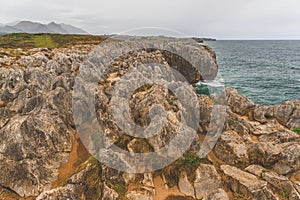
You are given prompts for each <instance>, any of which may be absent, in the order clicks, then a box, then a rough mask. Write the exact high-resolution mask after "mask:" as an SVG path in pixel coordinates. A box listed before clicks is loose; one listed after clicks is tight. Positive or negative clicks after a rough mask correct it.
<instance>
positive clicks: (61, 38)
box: [0, 33, 107, 49]
mask: <svg viewBox="0 0 300 200" xmlns="http://www.w3.org/2000/svg"><path fill="white" fill-rule="evenodd" d="M105 39H107V37H106V36H94V35H71V34H70V35H63V34H48V33H41V34H28V33H11V34H5V35H0V48H22V49H30V48H57V47H67V46H70V45H76V44H98V43H99V42H102V41H104V40H105Z"/></svg>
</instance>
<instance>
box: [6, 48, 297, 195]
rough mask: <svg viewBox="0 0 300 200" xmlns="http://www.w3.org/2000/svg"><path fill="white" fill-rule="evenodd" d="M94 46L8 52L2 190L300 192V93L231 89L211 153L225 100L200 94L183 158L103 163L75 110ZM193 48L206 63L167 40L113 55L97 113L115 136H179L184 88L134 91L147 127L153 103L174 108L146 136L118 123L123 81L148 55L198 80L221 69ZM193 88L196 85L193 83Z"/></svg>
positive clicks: (137, 141) (146, 143)
mask: <svg viewBox="0 0 300 200" xmlns="http://www.w3.org/2000/svg"><path fill="white" fill-rule="evenodd" d="M94 47H95V46H92V45H77V46H74V47H72V48H59V49H52V50H51V49H31V50H26V52H24V55H23V56H18V57H7V56H6V57H2V58H0V65H1V68H0V88H1V92H0V113H1V114H0V161H1V162H0V199H131V200H140V199H147V200H148V199H149V200H150V199H169V200H171V199H175V200H176V199H206V200H211V199H212V200H213V199H215V200H217V199H220V200H224V199H259V200H263V199H265V200H269V199H291V200H292V199H293V200H296V199H300V135H299V133H297V132H294V131H292V130H294V129H295V128H297V127H300V101H299V100H294V101H288V102H284V103H283V104H281V105H276V106H264V105H256V104H254V103H253V102H252V101H251V100H249V99H247V97H245V96H243V95H242V94H240V93H238V92H237V91H236V90H235V89H232V88H227V89H226V90H225V91H224V93H223V95H224V101H225V103H226V118H225V121H224V126H223V127H222V131H221V135H220V137H219V138H218V140H217V143H216V144H215V145H214V146H213V149H212V151H211V152H210V153H209V154H208V155H206V156H204V157H202V158H201V157H199V155H198V153H199V149H201V141H203V138H205V137H213V136H211V135H209V124H210V123H214V122H211V121H212V119H211V113H212V112H214V108H215V107H218V104H219V103H218V102H219V101H218V100H216V99H215V98H214V97H213V96H211V97H209V96H206V95H201V94H197V95H196V94H195V95H196V96H195V97H196V99H197V102H191V105H194V104H193V103H197V104H199V105H200V106H199V110H198V112H199V113H200V116H201V119H200V121H199V124H197V127H198V129H197V130H198V131H197V137H196V138H195V139H194V140H193V141H191V145H190V146H189V147H188V149H187V150H186V151H185V153H184V154H183V155H182V156H180V158H178V159H176V160H175V161H173V162H172V163H171V164H169V165H167V166H164V167H163V168H162V169H159V170H156V171H155V172H147V173H130V172H122V171H118V170H116V169H113V168H110V167H107V165H105V164H103V163H101V162H99V161H98V160H97V159H95V158H94V157H93V156H91V155H90V152H88V151H87V150H86V148H88V149H89V150H90V149H93V150H97V145H95V137H96V136H97V134H95V133H93V131H94V130H93V129H92V128H93V127H92V126H91V124H85V123H83V122H84V120H82V123H81V124H79V123H78V122H76V123H75V122H74V120H73V113H72V112H73V110H72V90H73V88H74V84H75V78H76V76H78V74H79V73H80V67H81V66H82V63H84V62H85V61H86V60H87V59H90V58H91V54H89V52H90V51H92V49H93V48H94ZM190 49H192V51H190V52H189V51H187V52H186V53H187V54H192V53H193V52H196V51H197V52H200V53H201V57H199V60H195V63H198V64H200V66H202V68H200V70H199V69H195V68H193V67H192V65H191V63H186V62H185V61H184V59H182V57H178V56H176V55H174V54H172V53H170V51H160V50H157V49H150V50H149V49H143V50H140V51H132V52H128V54H126V55H123V56H122V57H120V58H118V59H116V60H114V61H113V62H112V63H111V64H110V66H109V67H108V68H107V69H108V70H107V71H105V76H104V78H103V79H102V80H100V81H99V83H98V86H97V90H96V93H95V103H96V106H95V111H96V113H97V119H98V121H99V123H100V124H101V125H102V126H103V127H104V129H105V137H106V138H108V140H109V144H114V145H116V146H118V147H119V148H120V149H123V150H125V151H127V152H131V153H149V152H155V151H158V150H159V149H161V148H163V147H164V146H166V145H167V144H168V143H169V142H170V141H171V140H172V139H174V138H175V137H176V133H177V130H178V128H179V127H180V125H181V116H182V115H184V113H181V112H180V110H181V109H182V107H183V105H184V104H185V103H184V102H180V99H179V98H178V97H176V95H175V94H174V92H172V91H170V90H168V89H166V88H165V87H162V86H161V85H159V84H148V85H145V86H143V87H139V88H138V89H137V90H136V91H134V93H133V94H132V96H131V97H130V101H129V104H128V106H129V108H130V110H131V116H130V117H131V118H132V119H133V121H134V122H135V123H136V124H139V125H140V126H142V127H143V126H147V125H149V124H151V120H152V119H150V117H151V113H150V117H149V109H150V108H151V107H152V106H153V105H156V104H159V105H161V107H162V108H163V109H164V110H165V111H166V112H167V115H166V116H165V126H164V128H163V129H161V130H159V131H158V132H157V134H156V135H155V136H153V137H149V138H147V139H145V138H139V137H133V136H131V135H128V134H126V133H125V132H124V131H122V130H121V129H120V127H118V125H117V124H115V123H114V120H115V119H114V118H113V109H112V107H113V106H114V104H113V103H112V102H113V101H114V100H113V97H114V93H113V88H114V86H115V84H118V81H119V80H120V79H121V78H122V77H123V76H125V74H126V73H127V72H128V71H130V70H134V69H135V68H138V67H140V66H147V63H152V64H153V63H154V64H155V66H162V67H161V68H159V69H160V70H161V71H162V70H164V69H165V68H164V67H163V66H165V67H167V66H175V69H176V70H178V71H179V72H180V73H181V74H183V75H184V77H185V78H186V79H187V81H188V83H189V84H193V83H195V82H197V81H199V80H200V79H205V77H211V78H213V77H214V76H215V75H216V72H217V69H218V67H217V63H216V58H215V54H214V53H213V51H212V50H211V49H210V48H208V47H205V46H200V45H197V46H191V47H190V48H189V50H190ZM18 51H21V50H18ZM96 51H97V50H96ZM92 57H93V56H92ZM207 63H209V65H210V66H212V68H210V70H211V71H207V69H208V68H207V66H206V64H207ZM201 69H202V71H201ZM119 86H120V87H122V85H119ZM186 88H187V89H188V88H190V89H191V91H192V92H194V91H193V89H192V87H191V85H189V86H186ZM121 89H122V88H121ZM123 89H124V88H123ZM120 91H122V90H120ZM188 91H189V90H188ZM186 95H188V93H187V94H186ZM73 106H76V108H85V106H84V105H80V104H76V105H73ZM82 112H84V110H83V111H82ZM153 120H154V121H155V118H153ZM157 123H159V119H158V121H157ZM75 124H76V126H75ZM78 129H82V130H84V133H86V135H87V136H86V137H82V134H78ZM79 136H80V137H81V139H82V140H80V138H79ZM96 141H98V140H96ZM98 142H99V141H98ZM102 142H103V141H102ZM104 142H105V141H104ZM182 142H183V141H182ZM83 144H84V145H83ZM105 144H106V143H105ZM85 147H86V148H85ZM160 156H162V157H163V154H161V155H160ZM116 159H122V158H116ZM123 161H124V163H127V162H126V160H123ZM127 164H128V163H127ZM143 167H144V168H147V167H149V166H143Z"/></svg>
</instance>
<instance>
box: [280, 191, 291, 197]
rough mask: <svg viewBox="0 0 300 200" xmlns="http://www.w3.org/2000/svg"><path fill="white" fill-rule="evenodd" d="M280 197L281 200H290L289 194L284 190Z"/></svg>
mask: <svg viewBox="0 0 300 200" xmlns="http://www.w3.org/2000/svg"><path fill="white" fill-rule="evenodd" d="M281 197H282V198H283V199H289V198H290V193H289V192H287V191H285V190H284V191H283V192H282V194H281Z"/></svg>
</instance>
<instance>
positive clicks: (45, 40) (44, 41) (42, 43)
mask: <svg viewBox="0 0 300 200" xmlns="http://www.w3.org/2000/svg"><path fill="white" fill-rule="evenodd" d="M33 40H34V43H35V46H36V47H47V48H56V47H58V44H57V43H55V42H54V41H53V39H52V37H51V36H50V35H38V36H35V37H34V38H33Z"/></svg>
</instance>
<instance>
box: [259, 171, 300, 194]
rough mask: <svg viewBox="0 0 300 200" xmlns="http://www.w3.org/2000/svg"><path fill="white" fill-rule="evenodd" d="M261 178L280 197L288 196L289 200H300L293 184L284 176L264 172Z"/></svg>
mask: <svg viewBox="0 0 300 200" xmlns="http://www.w3.org/2000/svg"><path fill="white" fill-rule="evenodd" d="M262 178H263V179H264V180H266V181H267V182H268V183H270V184H271V185H272V186H273V187H274V188H276V190H277V191H280V192H279V193H281V194H282V196H284V195H286V194H288V195H289V199H294V200H296V199H298V200H299V199H300V194H299V193H298V192H297V190H296V189H295V188H294V186H293V183H292V182H291V181H290V180H289V179H288V178H287V177H285V176H282V175H279V174H277V173H275V172H265V173H263V174H262Z"/></svg>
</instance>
